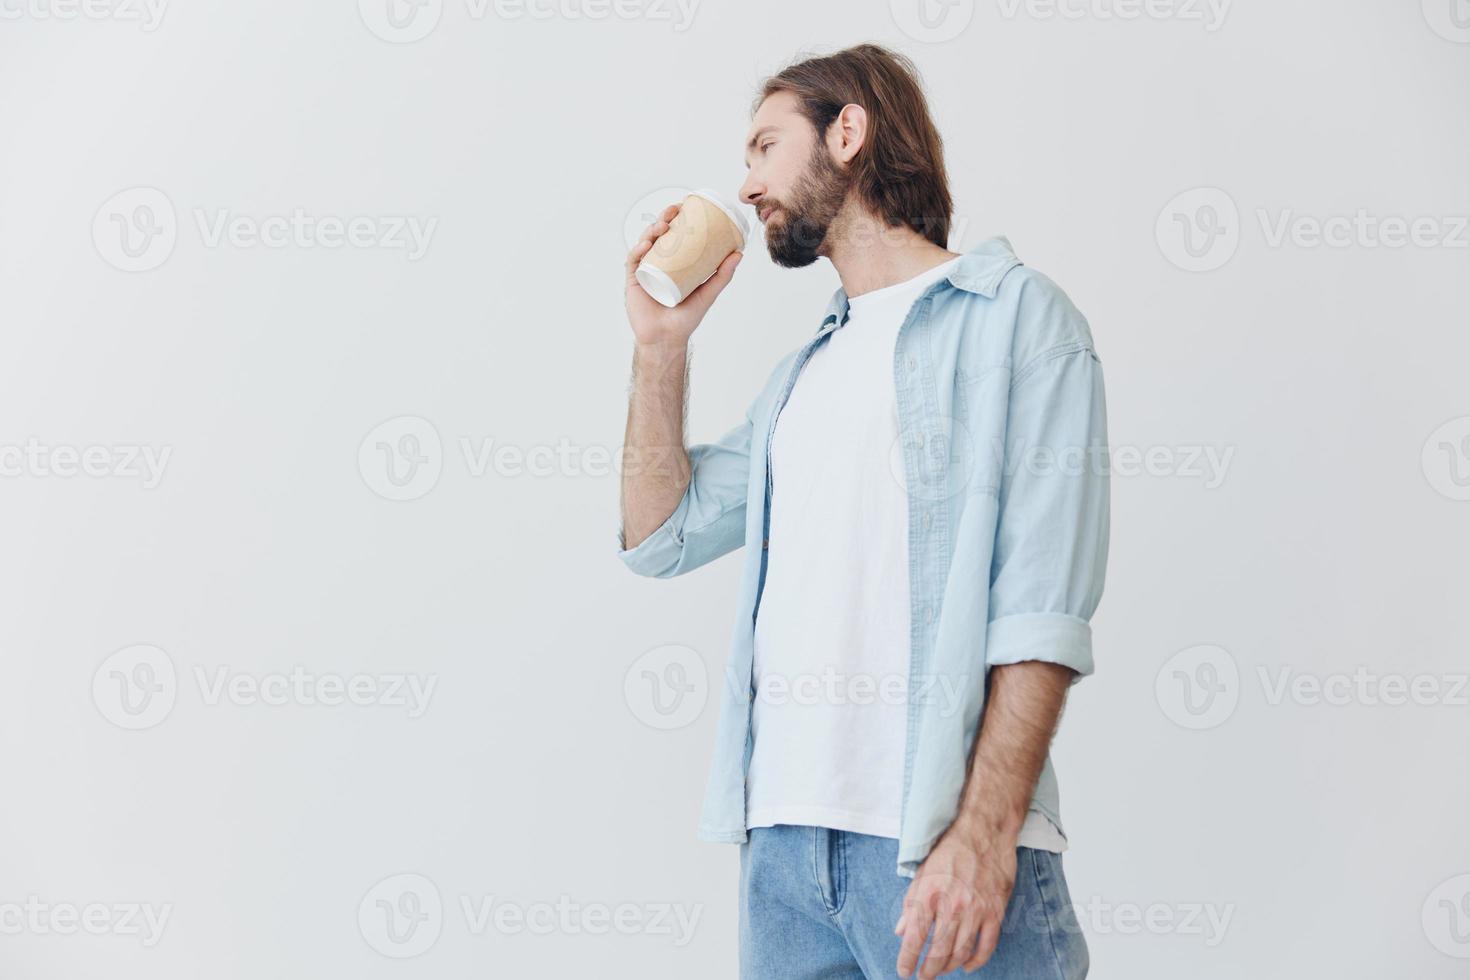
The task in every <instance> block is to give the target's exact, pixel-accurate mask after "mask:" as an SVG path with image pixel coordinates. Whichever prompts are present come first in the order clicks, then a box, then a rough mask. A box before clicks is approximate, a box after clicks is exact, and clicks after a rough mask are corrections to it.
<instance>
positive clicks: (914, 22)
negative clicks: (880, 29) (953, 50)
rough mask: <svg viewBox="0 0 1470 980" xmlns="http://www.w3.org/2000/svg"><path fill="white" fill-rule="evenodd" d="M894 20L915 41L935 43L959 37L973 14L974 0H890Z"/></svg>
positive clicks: (889, 7)
mask: <svg viewBox="0 0 1470 980" xmlns="http://www.w3.org/2000/svg"><path fill="white" fill-rule="evenodd" d="M888 9H889V12H890V13H891V14H892V15H893V23H894V24H896V25H897V26H898V29H899V30H901V31H903V32H904V33H905V34H907V35H908V36H909V37H911V38H913V39H914V40H915V41H922V42H924V43H925V44H938V43H941V42H943V41H948V40H951V39H953V38H956V37H959V36H960V34H962V33H963V32H964V30H965V28H966V27H969V26H970V20H971V18H973V17H974V16H975V0H889V3H888Z"/></svg>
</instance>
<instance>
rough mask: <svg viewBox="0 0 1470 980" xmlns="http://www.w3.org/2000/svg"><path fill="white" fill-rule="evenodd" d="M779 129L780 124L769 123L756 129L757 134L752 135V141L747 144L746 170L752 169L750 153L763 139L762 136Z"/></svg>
mask: <svg viewBox="0 0 1470 980" xmlns="http://www.w3.org/2000/svg"><path fill="white" fill-rule="evenodd" d="M779 129H780V127H779V126H775V125H767V126H762V127H761V128H760V129H757V130H756V131H755V135H754V136H752V137H751V138H750V141H749V142H748V143H746V144H745V169H746V170H749V169H750V153H751V151H752V150H754V149H755V145H756V144H757V143H759V142H760V141H761V137H762V136H764V135H766V134H767V133H772V132H776V131H777V130H779Z"/></svg>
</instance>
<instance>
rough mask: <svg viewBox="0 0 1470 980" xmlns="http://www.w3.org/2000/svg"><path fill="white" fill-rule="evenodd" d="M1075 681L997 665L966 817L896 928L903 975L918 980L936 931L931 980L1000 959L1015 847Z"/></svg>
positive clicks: (926, 972) (965, 799)
mask: <svg viewBox="0 0 1470 980" xmlns="http://www.w3.org/2000/svg"><path fill="white" fill-rule="evenodd" d="M1072 676H1073V671H1072V669H1071V668H1070V667H1063V666H1061V665H1059V664H1053V663H1047V662H1044V661H1034V660H1031V661H1023V662H1021V663H1016V664H1002V665H997V666H996V667H993V668H991V670H990V674H989V680H988V690H987V692H986V696H985V714H984V717H982V718H981V721H980V736H979V737H978V738H976V739H975V745H974V747H973V750H972V755H971V759H970V770H969V772H968V773H967V774H966V777H965V787H964V790H963V791H962V792H961V794H960V806H959V812H958V813H957V814H956V816H955V819H954V823H952V824H950V826H949V829H948V830H946V831H945V832H944V833H943V835H941V836H940V838H939V840H938V842H937V843H935V845H934V847H933V848H932V849H931V850H930V851H929V855H928V856H927V857H926V858H925V859H924V863H923V864H921V865H919V870H918V871H917V872H915V874H914V880H913V883H912V884H910V885H909V890H908V894H907V895H906V896H905V897H904V902H903V915H902V917H901V918H900V919H899V924H898V926H896V927H895V928H894V932H896V933H898V934H900V935H902V936H903V946H902V947H901V948H900V950H899V953H898V975H899V976H901V977H907V976H911V975H912V974H913V971H914V967H915V965H917V964H918V962H919V954H920V952H922V951H923V949H924V939H925V937H926V936H928V934H929V929H930V927H931V926H933V928H934V938H933V939H931V940H930V941H929V955H927V956H925V957H924V968H923V971H922V972H921V973H920V976H922V977H924V978H925V980H932V978H933V977H937V976H939V975H940V974H941V973H945V972H947V971H949V970H953V969H955V968H956V967H959V966H963V967H964V968H965V969H966V970H978V969H980V967H982V966H984V965H985V962H986V961H987V960H989V959H990V954H991V953H994V952H995V946H996V943H997V942H999V941H1000V926H1001V922H1002V920H1003V919H1004V918H1005V913H1006V906H1007V905H1008V904H1009V903H1010V900H1011V888H1012V887H1013V886H1014V885H1015V883H1016V842H1017V841H1018V840H1019V839H1020V836H1021V825H1022V823H1023V822H1024V821H1025V819H1026V809H1027V806H1028V804H1029V803H1030V800H1031V796H1032V794H1033V793H1034V792H1035V791H1036V780H1037V778H1038V777H1039V776H1040V775H1041V767H1042V764H1043V763H1044V762H1045V761H1046V751H1047V747H1048V746H1050V745H1051V739H1052V735H1054V734H1055V733H1056V727H1057V722H1058V721H1059V720H1060V718H1061V713H1062V703H1063V702H1064V701H1065V700H1066V697H1067V688H1068V686H1069V685H1070V684H1071V680H1072Z"/></svg>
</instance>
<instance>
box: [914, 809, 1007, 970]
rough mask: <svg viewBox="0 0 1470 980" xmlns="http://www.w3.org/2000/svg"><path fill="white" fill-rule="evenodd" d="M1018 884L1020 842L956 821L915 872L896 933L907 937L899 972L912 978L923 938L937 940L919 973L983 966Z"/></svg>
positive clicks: (922, 945)
mask: <svg viewBox="0 0 1470 980" xmlns="http://www.w3.org/2000/svg"><path fill="white" fill-rule="evenodd" d="M1015 883H1016V845H1015V841H1014V840H1011V841H1009V842H1008V841H1005V840H997V839H995V838H994V837H993V836H988V835H985V834H981V833H978V832H974V831H970V830H967V829H966V828H965V827H963V826H962V825H961V824H959V823H955V824H952V825H951V826H950V828H949V830H947V831H945V832H944V835H943V836H942V837H940V838H939V842H938V843H937V844H935V845H934V849H933V850H931V851H930V852H929V856H928V857H927V858H925V859H924V863H923V864H921V865H919V870H918V871H917V872H916V873H915V875H914V880H913V883H912V884H910V885H909V890H908V894H907V895H906V896H904V900H903V915H902V916H901V917H900V918H899V920H898V925H897V926H896V927H895V928H894V932H896V933H897V934H899V935H901V936H903V946H902V947H901V948H900V950H899V954H898V975H899V976H901V977H908V976H912V975H913V972H914V968H915V967H916V966H918V965H919V954H920V953H921V952H922V951H923V949H924V940H925V939H926V938H927V937H928V936H929V931H930V928H931V927H932V928H933V931H934V938H933V940H932V941H931V942H930V944H929V954H928V955H927V956H925V957H924V965H923V967H922V968H921V969H920V971H919V976H921V977H923V978H925V980H932V978H933V977H937V976H939V975H940V974H943V973H948V972H949V971H951V970H955V969H959V968H964V969H965V970H978V969H980V967H982V966H984V965H985V963H986V961H987V960H989V959H990V955H991V954H992V953H994V952H995V946H996V943H997V942H999V941H1000V927H1001V922H1002V921H1003V920H1004V919H1005V914H1006V906H1007V905H1008V904H1009V903H1010V900H1011V889H1012V888H1013V887H1015Z"/></svg>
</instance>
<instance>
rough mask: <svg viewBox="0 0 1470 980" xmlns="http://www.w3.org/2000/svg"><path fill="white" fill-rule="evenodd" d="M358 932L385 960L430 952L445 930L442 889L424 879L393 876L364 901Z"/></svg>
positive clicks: (364, 897) (363, 899)
mask: <svg viewBox="0 0 1470 980" xmlns="http://www.w3.org/2000/svg"><path fill="white" fill-rule="evenodd" d="M357 928H358V931H359V932H361V933H362V938H363V939H364V940H366V941H367V944H368V945H369V946H371V947H372V948H373V949H375V950H377V951H378V952H379V953H382V954H383V955H384V956H388V957H392V958H393V959H397V960H401V959H408V958H409V957H411V956H418V955H419V954H420V953H424V952H427V951H428V949H429V948H430V947H431V946H433V945H434V944H435V943H436V942H438V941H439V933H440V932H441V931H442V930H443V928H444V903H443V902H442V901H441V900H440V898H439V889H438V888H437V887H436V886H435V885H434V883H433V882H432V881H430V880H429V879H428V878H425V877H424V876H423V875H417V874H399V875H390V876H388V877H387V878H384V879H383V880H382V881H380V882H378V883H377V884H376V885H374V886H373V887H372V888H370V889H368V893H367V894H366V895H364V896H363V897H362V902H361V903H360V904H359V905H358V906H357Z"/></svg>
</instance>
